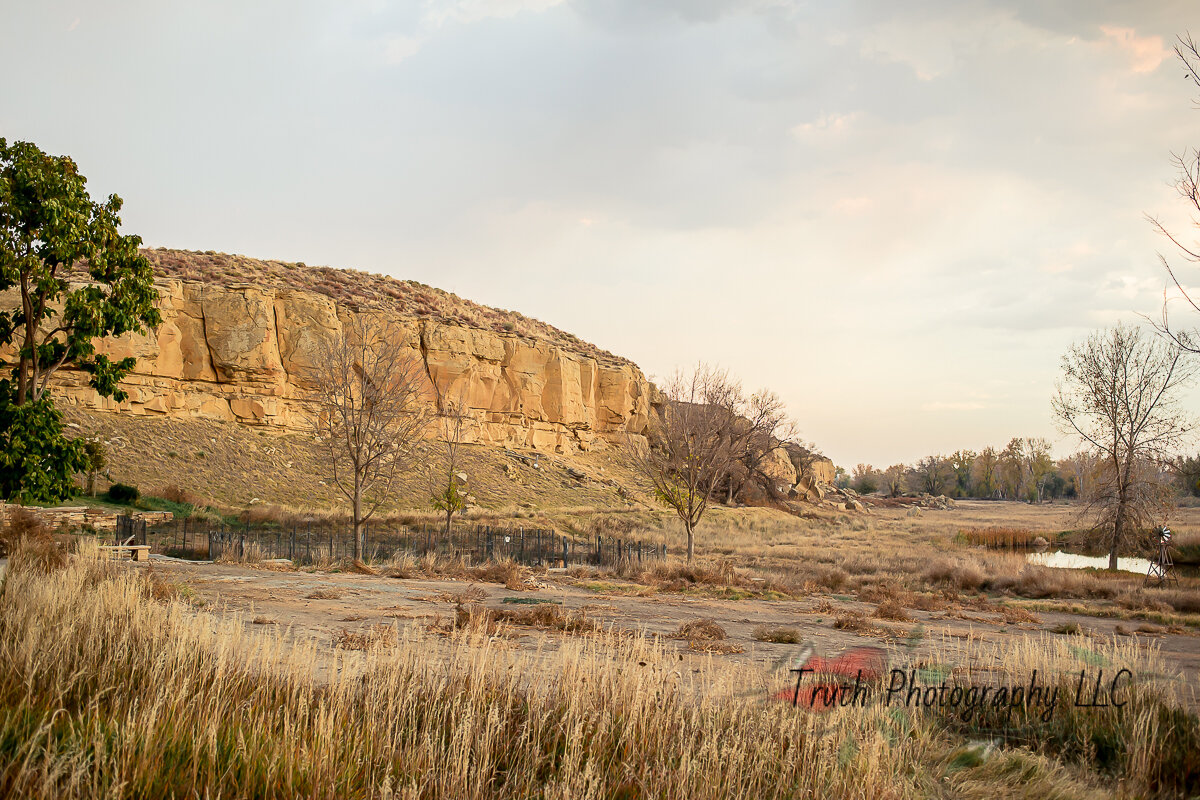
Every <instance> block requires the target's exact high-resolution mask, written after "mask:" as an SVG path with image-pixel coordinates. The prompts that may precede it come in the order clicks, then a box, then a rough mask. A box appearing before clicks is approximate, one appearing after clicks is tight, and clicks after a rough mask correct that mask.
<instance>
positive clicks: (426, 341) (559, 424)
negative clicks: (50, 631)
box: [3, 279, 656, 452]
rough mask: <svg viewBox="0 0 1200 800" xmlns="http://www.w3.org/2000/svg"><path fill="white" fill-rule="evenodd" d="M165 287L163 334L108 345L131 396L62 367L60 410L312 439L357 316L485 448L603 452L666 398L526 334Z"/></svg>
mask: <svg viewBox="0 0 1200 800" xmlns="http://www.w3.org/2000/svg"><path fill="white" fill-rule="evenodd" d="M156 286H157V288H158V291H159V295H160V301H159V308H160V311H161V313H162V318H163V322H162V324H161V325H160V326H159V327H158V328H157V329H156V330H154V331H152V332H150V333H149V334H148V335H144V336H141V335H125V336H121V337H117V338H113V339H109V340H104V341H102V342H99V343H98V344H99V347H98V349H99V351H100V352H102V353H105V354H106V355H108V356H109V357H110V358H114V359H116V358H123V357H125V356H134V357H136V358H137V366H136V367H135V368H134V371H133V373H132V374H131V375H130V376H129V377H128V378H127V379H126V380H125V381H124V382H123V384H122V385H123V387H124V388H125V390H126V391H127V392H128V393H129V399H128V400H127V401H126V402H122V403H115V402H113V401H111V400H108V399H105V398H101V397H99V396H98V395H97V394H96V392H95V391H93V390H92V389H91V388H90V387H89V386H88V385H87V377H88V376H87V375H86V374H84V373H82V372H79V371H69V370H62V371H60V373H59V374H58V376H57V384H58V386H57V389H56V395H57V397H59V398H60V402H63V403H65V404H68V405H75V406H79V407H83V408H87V409H93V410H101V411H111V412H121V413H126V414H134V415H165V416H170V417H177V418H188V417H199V418H207V419H216V420H226V421H233V422H239V423H243V424H247V425H258V426H265V427H267V428H276V429H280V430H304V429H309V430H311V428H312V420H313V414H314V404H313V401H312V398H313V390H314V386H313V383H312V380H311V371H312V367H313V364H314V362H315V360H316V359H317V358H318V354H319V353H320V352H321V346H322V342H323V341H326V340H329V339H331V338H333V337H335V336H337V335H338V334H339V333H340V331H341V329H342V327H343V326H345V325H346V324H348V323H349V321H350V318H351V316H352V315H355V314H359V313H363V314H373V315H380V314H383V315H386V316H388V317H389V321H390V322H391V323H393V324H394V325H395V327H396V329H397V330H398V331H400V332H401V335H402V336H403V337H404V342H405V344H406V345H407V346H409V347H411V348H412V355H413V358H414V359H420V360H421V361H422V362H423V365H424V373H425V376H426V377H425V378H424V380H425V381H426V383H427V385H426V386H425V395H426V399H427V401H428V402H430V403H432V402H434V398H435V397H436V393H437V392H440V393H441V394H442V395H443V396H454V397H461V398H462V399H463V400H464V401H465V403H466V405H467V406H468V407H469V408H470V411H471V416H472V420H473V424H472V425H471V430H470V432H469V436H470V438H471V439H473V440H475V441H479V442H483V443H490V444H496V445H504V446H508V447H534V448H538V449H541V450H549V451H558V452H568V451H570V450H572V449H575V448H578V449H588V448H591V447H594V446H604V445H605V444H609V443H615V442H617V441H619V440H620V439H623V438H625V437H626V435H628V434H634V435H639V434H640V433H641V432H642V431H643V430H644V428H645V427H646V423H647V419H648V415H649V414H650V413H651V410H652V403H653V402H654V397H655V394H656V392H655V390H654V387H653V385H652V384H650V383H649V382H648V381H647V380H646V378H645V376H644V375H643V374H642V372H641V371H640V370H639V369H638V368H637V367H636V366H633V365H632V364H629V363H621V362H615V361H600V360H597V359H596V358H593V357H591V356H589V355H586V354H584V353H579V352H572V351H571V350H569V349H567V348H565V347H562V346H559V345H555V344H551V343H548V342H546V341H542V340H538V339H532V338H529V337H526V336H520V335H517V334H505V333H499V332H494V331H491V330H483V329H478V328H472V327H469V326H466V325H461V324H448V323H444V322H439V321H435V320H433V319H413V318H405V317H402V316H400V315H393V314H388V313H387V312H386V311H382V310H378V309H367V310H362V311H360V310H357V309H355V308H353V307H351V306H348V305H339V304H337V303H335V302H334V300H333V299H332V298H331V297H329V296H327V295H324V294H320V293H317V292H312V291H305V290H300V289H287V288H279V287H272V286H262V285H257V284H251V283H235V284H228V285H216V284H211V283H205V282H200V281H183V280H176V279H169V280H163V281H159V282H158V283H157V284H156ZM11 299H13V298H3V300H11ZM6 305H11V303H9V304H6ZM435 387H436V388H435Z"/></svg>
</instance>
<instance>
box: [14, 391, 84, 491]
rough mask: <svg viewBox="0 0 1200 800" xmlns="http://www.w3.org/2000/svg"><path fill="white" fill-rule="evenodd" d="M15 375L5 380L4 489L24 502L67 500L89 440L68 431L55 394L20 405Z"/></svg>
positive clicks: (82, 466) (80, 468) (82, 469)
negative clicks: (73, 436)
mask: <svg viewBox="0 0 1200 800" xmlns="http://www.w3.org/2000/svg"><path fill="white" fill-rule="evenodd" d="M14 394H15V388H14V386H13V384H12V381H10V380H7V379H6V380H0V494H3V496H4V497H5V498H6V499H9V500H17V501H20V502H34V501H36V502H51V503H54V502H61V501H63V500H66V499H67V498H68V497H70V496H71V493H72V490H73V489H74V485H73V482H72V479H73V478H74V475H75V473H77V472H83V471H84V467H85V459H86V454H85V452H84V445H83V442H82V441H80V440H79V439H68V438H67V437H66V436H64V435H63V425H62V415H61V414H59V413H58V410H57V409H55V408H54V404H53V403H52V402H51V400H50V396H49V395H43V396H42V397H41V398H39V399H38V400H35V401H33V402H27V403H25V404H24V405H16V404H15V403H14V402H13V401H14Z"/></svg>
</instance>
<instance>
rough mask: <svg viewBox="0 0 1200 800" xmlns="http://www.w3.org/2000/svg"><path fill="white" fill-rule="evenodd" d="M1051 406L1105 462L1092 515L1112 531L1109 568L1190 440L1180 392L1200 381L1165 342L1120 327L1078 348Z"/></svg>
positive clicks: (1189, 364)
mask: <svg viewBox="0 0 1200 800" xmlns="http://www.w3.org/2000/svg"><path fill="white" fill-rule="evenodd" d="M1062 369H1063V377H1062V380H1061V381H1060V383H1059V385H1058V391H1057V392H1056V394H1055V395H1054V398H1053V400H1052V406H1053V409H1054V413H1055V416H1056V417H1057V418H1058V421H1059V424H1060V427H1061V428H1062V430H1063V431H1064V432H1066V433H1070V434H1073V435H1075V436H1077V437H1078V438H1079V439H1080V440H1082V441H1083V442H1084V443H1085V444H1086V445H1087V446H1088V447H1090V448H1092V449H1094V450H1095V452H1096V453H1097V454H1098V455H1099V456H1100V462H1101V465H1102V469H1101V471H1100V474H1099V476H1098V477H1097V480H1096V485H1095V489H1094V490H1093V492H1092V494H1091V496H1090V497H1087V498H1085V499H1086V500H1087V501H1088V506H1087V509H1088V510H1089V511H1091V512H1092V513H1093V514H1094V516H1095V520H1096V527H1097V528H1100V527H1103V528H1106V529H1108V530H1109V548H1108V551H1109V552H1108V565H1109V569H1116V568H1117V552H1118V550H1120V548H1121V547H1122V546H1124V545H1125V544H1126V543H1127V542H1128V540H1129V539H1130V538H1131V537H1132V535H1133V534H1134V532H1135V530H1136V528H1137V527H1139V526H1141V525H1144V524H1146V523H1148V522H1149V521H1150V520H1149V519H1148V516H1149V515H1151V514H1153V513H1154V512H1155V509H1156V504H1157V503H1158V502H1159V498H1160V497H1161V494H1160V492H1159V489H1158V488H1157V487H1156V486H1155V482H1156V478H1155V476H1157V475H1158V474H1159V470H1157V469H1152V468H1150V467H1151V466H1152V465H1153V464H1155V463H1156V462H1157V463H1162V462H1165V461H1166V460H1167V459H1168V458H1169V457H1170V455H1171V454H1172V451H1173V450H1174V449H1175V448H1177V447H1178V446H1179V445H1180V444H1181V443H1182V442H1183V441H1184V439H1185V437H1186V434H1187V432H1188V431H1189V429H1190V427H1191V424H1192V421H1191V419H1190V418H1189V417H1188V416H1187V415H1186V414H1185V413H1184V411H1183V410H1182V409H1181V408H1180V405H1179V398H1178V393H1179V389H1180V388H1181V387H1182V386H1183V385H1184V384H1186V383H1187V382H1188V381H1189V380H1190V379H1191V378H1192V377H1193V375H1194V374H1195V367H1194V365H1193V362H1192V361H1191V360H1185V359H1184V358H1183V353H1182V351H1181V350H1180V349H1179V348H1178V347H1176V346H1173V345H1171V344H1169V343H1168V342H1167V341H1165V340H1163V339H1159V338H1155V337H1147V336H1145V335H1143V333H1142V331H1141V330H1140V329H1138V328H1131V327H1129V326H1127V325H1123V324H1119V325H1117V326H1116V327H1115V328H1111V329H1109V330H1106V331H1100V332H1097V333H1094V334H1092V335H1091V336H1090V337H1089V338H1088V340H1087V342H1085V343H1083V344H1078V345H1075V346H1073V347H1072V348H1071V349H1070V350H1069V351H1068V352H1067V354H1066V355H1065V356H1063V360H1062Z"/></svg>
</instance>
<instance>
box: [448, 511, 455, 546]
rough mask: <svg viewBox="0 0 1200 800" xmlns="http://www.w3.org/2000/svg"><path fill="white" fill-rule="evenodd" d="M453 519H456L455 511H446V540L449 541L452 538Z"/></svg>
mask: <svg viewBox="0 0 1200 800" xmlns="http://www.w3.org/2000/svg"><path fill="white" fill-rule="evenodd" d="M453 517H454V511H453V509H446V538H447V539H449V538H450V522H451V519H452V518H453Z"/></svg>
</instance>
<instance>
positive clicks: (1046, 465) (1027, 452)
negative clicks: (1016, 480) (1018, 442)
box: [1022, 436, 1054, 503]
mask: <svg viewBox="0 0 1200 800" xmlns="http://www.w3.org/2000/svg"><path fill="white" fill-rule="evenodd" d="M1022 466H1023V467H1024V470H1025V477H1026V478H1027V479H1028V482H1029V483H1028V485H1029V486H1030V488H1031V490H1032V491H1033V493H1034V496H1035V497H1036V499H1037V502H1039V503H1040V502H1042V496H1043V495H1044V494H1045V493H1046V482H1047V481H1048V480H1050V477H1051V476H1052V475H1054V461H1053V460H1052V459H1051V458H1050V442H1049V441H1048V440H1047V439H1043V438H1041V437H1036V436H1035V437H1026V439H1025V447H1024V452H1023V454H1022Z"/></svg>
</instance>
